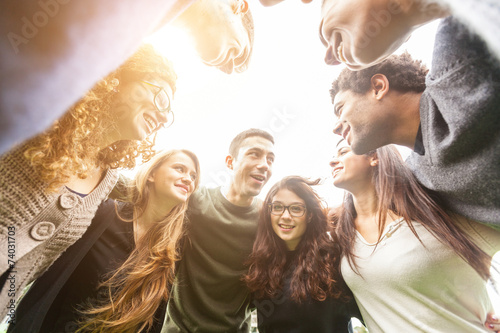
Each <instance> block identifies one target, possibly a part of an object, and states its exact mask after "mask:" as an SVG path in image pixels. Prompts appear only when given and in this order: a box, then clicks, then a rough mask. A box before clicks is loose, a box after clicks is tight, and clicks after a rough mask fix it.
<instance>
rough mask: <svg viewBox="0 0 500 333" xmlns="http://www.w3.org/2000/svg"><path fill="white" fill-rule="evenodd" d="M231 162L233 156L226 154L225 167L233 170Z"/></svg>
mask: <svg viewBox="0 0 500 333" xmlns="http://www.w3.org/2000/svg"><path fill="white" fill-rule="evenodd" d="M233 162H234V158H233V156H231V155H227V156H226V167H227V168H228V169H231V170H233Z"/></svg>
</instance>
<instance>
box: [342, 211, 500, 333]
mask: <svg viewBox="0 0 500 333" xmlns="http://www.w3.org/2000/svg"><path fill="white" fill-rule="evenodd" d="M458 224H459V225H460V226H461V227H462V228H463V229H464V231H465V232H466V233H467V234H468V235H469V236H470V237H471V239H473V240H474V241H475V242H476V244H477V245H478V246H479V247H480V248H481V249H483V250H484V251H485V252H487V253H488V254H490V255H491V254H493V253H494V252H496V251H498V250H500V232H498V231H496V230H494V229H491V228H489V227H487V226H485V225H482V224H479V223H476V222H470V221H467V220H465V219H459V220H458ZM413 225H414V227H415V230H416V231H417V234H418V235H419V237H420V238H421V240H422V242H423V244H424V245H425V247H424V245H422V243H421V242H420V241H419V240H418V239H417V238H416V237H415V235H414V234H413V233H412V231H411V230H410V228H409V227H408V225H407V224H406V223H405V222H404V221H402V220H401V219H400V220H397V221H394V222H392V223H390V224H389V225H387V226H386V229H385V231H384V234H383V236H382V239H381V242H380V243H379V244H378V245H376V244H370V243H368V242H367V241H366V240H364V238H363V237H362V236H361V234H359V233H357V237H356V241H355V244H354V254H355V255H357V256H359V258H356V263H357V264H358V266H359V273H360V274H361V276H360V275H358V274H356V273H355V272H354V271H353V270H352V269H351V267H350V265H349V263H348V261H347V259H346V258H345V257H344V258H343V259H342V264H341V265H342V275H343V277H344V279H345V281H346V283H347V285H348V286H349V288H350V289H351V290H352V292H353V293H354V297H355V299H356V302H357V303H358V306H359V308H360V311H361V314H362V315H363V318H364V320H365V323H366V325H367V327H368V329H369V330H370V333H375V332H436V333H443V332H486V329H485V328H484V322H485V320H486V315H487V314H488V313H489V312H492V311H493V307H492V303H491V301H490V298H489V296H488V293H487V289H486V281H484V280H483V279H482V278H481V277H480V276H479V274H478V273H477V272H476V271H475V270H474V269H473V268H472V267H471V266H469V265H468V264H467V263H466V262H465V261H464V260H463V259H461V258H460V257H459V256H458V255H457V254H455V252H454V251H453V250H451V249H450V248H449V247H448V246H446V245H444V244H442V243H441V242H440V241H439V240H437V239H436V238H435V237H434V236H433V235H432V234H431V233H430V232H428V231H427V230H426V229H425V228H424V227H423V226H422V225H421V224H420V223H416V222H415V223H414V224H413Z"/></svg>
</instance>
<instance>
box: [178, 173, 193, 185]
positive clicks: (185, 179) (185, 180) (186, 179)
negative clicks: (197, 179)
mask: <svg viewBox="0 0 500 333" xmlns="http://www.w3.org/2000/svg"><path fill="white" fill-rule="evenodd" d="M181 181H182V182H183V183H184V184H186V185H191V183H192V182H193V180H192V179H191V176H190V175H188V174H184V176H182V179H181Z"/></svg>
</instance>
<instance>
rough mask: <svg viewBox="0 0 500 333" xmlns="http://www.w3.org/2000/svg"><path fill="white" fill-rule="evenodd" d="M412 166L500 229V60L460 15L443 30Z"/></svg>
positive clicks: (452, 202) (459, 207) (466, 211)
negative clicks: (491, 53) (462, 22)
mask: <svg viewBox="0 0 500 333" xmlns="http://www.w3.org/2000/svg"><path fill="white" fill-rule="evenodd" d="M425 83H426V89H425V91H424V92H423V94H422V96H421V98H420V110H419V111H420V126H421V127H420V135H418V137H417V139H416V146H415V149H414V152H413V153H412V154H411V155H410V156H409V157H408V159H407V163H408V165H409V166H410V168H411V169H412V171H413V173H414V174H415V176H416V177H417V178H418V180H419V182H420V183H421V184H423V185H424V186H425V187H427V188H429V189H431V190H433V191H435V192H437V193H438V194H439V196H440V197H441V199H442V200H443V201H444V204H445V205H446V206H447V208H448V209H449V210H451V211H453V212H455V213H458V214H460V215H463V216H466V217H468V218H470V219H473V220H476V221H480V222H483V223H488V224H492V225H496V227H500V168H499V165H500V135H499V133H500V94H499V93H498V92H499V91H500V65H499V62H497V61H495V60H492V59H491V55H490V54H489V52H488V51H487V49H486V46H485V44H484V42H483V41H482V40H481V39H480V38H478V36H476V35H473V34H471V33H470V32H469V31H468V30H467V28H466V27H465V26H464V25H463V24H461V23H460V22H459V21H458V20H456V19H455V18H454V17H448V18H446V19H444V20H443V21H442V22H441V24H440V26H439V28H438V31H437V34H436V42H435V47H434V54H433V61H432V69H431V71H430V72H429V74H428V75H427V78H426V82H425Z"/></svg>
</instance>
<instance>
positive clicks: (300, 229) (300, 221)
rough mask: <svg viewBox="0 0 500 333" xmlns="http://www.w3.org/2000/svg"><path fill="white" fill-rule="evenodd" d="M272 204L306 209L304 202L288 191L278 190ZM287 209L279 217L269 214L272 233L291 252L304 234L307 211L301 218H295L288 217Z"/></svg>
mask: <svg viewBox="0 0 500 333" xmlns="http://www.w3.org/2000/svg"><path fill="white" fill-rule="evenodd" d="M272 203H275V204H276V203H280V204H282V205H284V206H289V205H302V206H303V207H306V203H305V201H304V200H302V199H301V198H300V197H299V196H298V195H297V194H295V193H294V192H292V191H290V190H288V189H281V190H279V191H278V192H277V193H276V195H275V196H274V197H273V199H272ZM289 209H290V208H289ZM289 209H285V211H284V212H283V214H281V215H275V214H271V213H269V214H271V223H272V226H273V231H274V233H275V234H276V235H277V236H278V237H279V238H281V239H282V240H283V241H284V242H285V244H286V247H287V248H288V250H290V251H293V250H295V248H296V247H297V245H298V244H299V243H300V240H301V239H302V236H303V235H304V233H305V232H306V229H307V210H306V213H305V214H304V215H302V216H301V217H295V216H292V215H290V212H289Z"/></svg>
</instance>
